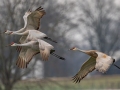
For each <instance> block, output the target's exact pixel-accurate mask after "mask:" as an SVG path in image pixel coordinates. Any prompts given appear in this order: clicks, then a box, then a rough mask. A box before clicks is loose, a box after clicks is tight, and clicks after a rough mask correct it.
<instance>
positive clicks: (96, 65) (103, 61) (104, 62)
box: [70, 47, 120, 83]
mask: <svg viewBox="0 0 120 90" xmlns="http://www.w3.org/2000/svg"><path fill="white" fill-rule="evenodd" d="M70 50H77V51H80V52H83V53H85V54H87V55H89V56H91V57H90V58H89V59H88V60H87V61H86V62H85V63H84V64H83V65H82V67H81V69H80V70H79V72H78V73H77V74H76V75H75V76H74V77H73V80H74V82H76V83H78V82H80V81H81V80H82V79H83V78H84V77H85V76H86V75H87V74H88V73H90V72H92V71H93V70H95V69H96V70H97V71H99V72H102V73H105V72H106V71H107V70H108V69H109V67H110V66H111V65H112V64H113V65H115V64H114V62H115V59H113V58H112V57H111V56H108V55H106V54H105V53H102V52H99V51H97V50H80V49H78V48H76V47H73V48H71V49H70ZM115 66H116V67H117V68H119V67H118V66H117V65H115ZM119 69H120V68H119Z"/></svg>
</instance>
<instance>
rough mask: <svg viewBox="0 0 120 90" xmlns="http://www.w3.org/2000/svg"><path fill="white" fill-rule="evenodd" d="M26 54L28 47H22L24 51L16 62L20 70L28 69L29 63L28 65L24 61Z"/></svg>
mask: <svg viewBox="0 0 120 90" xmlns="http://www.w3.org/2000/svg"><path fill="white" fill-rule="evenodd" d="M25 53H26V47H22V49H21V51H20V54H19V56H18V60H17V61H16V65H17V66H18V67H19V68H27V63H26V61H25V59H24V57H25Z"/></svg>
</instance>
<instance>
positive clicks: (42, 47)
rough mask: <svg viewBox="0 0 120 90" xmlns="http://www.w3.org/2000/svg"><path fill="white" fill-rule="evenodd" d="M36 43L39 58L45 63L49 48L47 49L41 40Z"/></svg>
mask: <svg viewBox="0 0 120 90" xmlns="http://www.w3.org/2000/svg"><path fill="white" fill-rule="evenodd" d="M38 42H39V50H40V55H41V58H42V59H43V60H45V61H47V60H48V58H49V55H50V50H49V48H48V47H49V46H48V47H47V43H44V42H43V41H42V40H38Z"/></svg>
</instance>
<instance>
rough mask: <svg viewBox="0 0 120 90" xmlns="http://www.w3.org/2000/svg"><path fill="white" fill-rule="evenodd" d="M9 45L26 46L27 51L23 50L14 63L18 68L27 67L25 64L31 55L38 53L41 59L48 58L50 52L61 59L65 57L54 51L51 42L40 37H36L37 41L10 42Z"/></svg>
mask: <svg viewBox="0 0 120 90" xmlns="http://www.w3.org/2000/svg"><path fill="white" fill-rule="evenodd" d="M10 46H22V47H24V48H27V52H24V50H23V52H22V53H21V54H20V55H19V58H18V60H17V63H16V65H17V66H18V67H20V68H27V64H28V63H29V62H30V60H31V59H32V57H33V56H34V55H36V54H38V53H40V55H41V57H42V59H43V60H48V58H49V55H50V54H51V55H53V56H55V57H57V58H59V59H61V60H65V58H63V57H61V56H59V55H57V54H55V53H54V52H55V50H54V47H53V46H52V45H51V44H49V43H47V42H45V41H43V40H41V39H38V40H37V41H30V42H27V43H24V44H17V43H11V44H10Z"/></svg>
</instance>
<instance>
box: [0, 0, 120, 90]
mask: <svg viewBox="0 0 120 90" xmlns="http://www.w3.org/2000/svg"><path fill="white" fill-rule="evenodd" d="M39 6H42V7H43V8H44V10H45V11H46V15H45V16H43V18H42V19H41V26H40V29H39V30H40V31H42V32H44V33H46V34H47V35H48V36H49V37H51V38H53V39H54V40H56V41H57V42H58V43H57V44H54V43H52V42H49V43H50V44H52V45H53V46H54V47H55V50H56V54H59V55H60V56H63V57H65V58H66V60H65V61H62V60H59V59H57V58H56V57H53V56H50V58H49V60H48V61H46V62H44V61H42V60H41V58H40V55H36V56H35V57H34V58H33V60H32V61H31V62H30V64H29V65H28V68H27V69H19V68H18V67H17V66H16V64H15V63H16V60H17V57H18V55H19V53H18V52H17V51H16V50H15V48H14V47H8V48H6V47H5V45H8V44H9V43H10V42H12V41H14V42H16V43H18V41H19V38H20V37H19V36H17V35H16V36H15V35H14V36H9V35H4V34H2V35H0V90H79V89H120V70H119V69H118V68H116V67H114V66H111V68H110V69H109V70H108V71H107V73H105V74H102V73H99V72H97V71H93V72H92V73H90V74H88V76H87V77H86V78H85V79H83V80H82V81H81V83H79V84H74V83H73V81H72V77H73V76H74V75H75V74H76V73H77V72H78V71H79V69H80V67H81V65H82V64H83V62H84V61H85V60H86V59H88V58H89V56H87V55H85V54H83V53H80V52H73V51H70V50H69V49H70V48H71V47H73V46H76V47H78V48H80V49H85V50H89V49H96V50H99V51H102V52H104V53H106V54H108V55H111V56H112V57H113V58H115V60H116V64H117V65H118V66H120V30H119V29H120V0H0V8H1V9H0V32H4V31H5V30H12V31H16V30H19V29H20V28H22V27H23V25H24V21H23V15H24V13H25V12H26V11H27V10H29V9H32V10H35V9H36V8H38V7H39ZM47 42H48V41H47Z"/></svg>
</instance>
